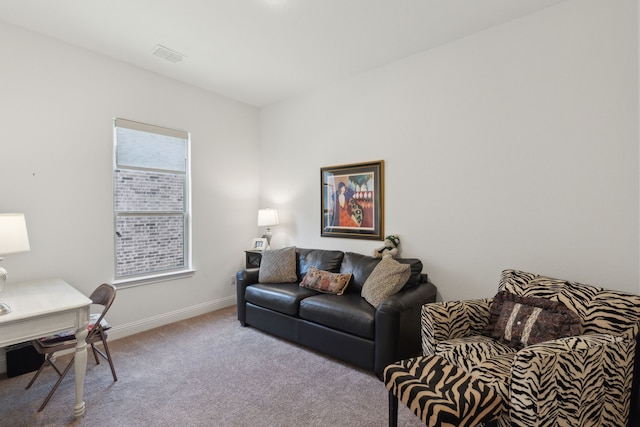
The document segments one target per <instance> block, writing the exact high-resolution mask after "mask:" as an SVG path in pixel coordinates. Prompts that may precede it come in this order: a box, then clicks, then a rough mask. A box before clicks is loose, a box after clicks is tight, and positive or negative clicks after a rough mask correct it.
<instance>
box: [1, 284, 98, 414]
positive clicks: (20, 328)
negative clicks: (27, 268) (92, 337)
mask: <svg viewBox="0 0 640 427" xmlns="http://www.w3.org/2000/svg"><path fill="white" fill-rule="evenodd" d="M0 301H2V302H4V303H6V304H8V305H9V307H11V313H9V314H4V315H2V316H0V347H6V346H8V345H11V344H17V343H21V342H25V341H30V340H32V339H35V338H40V337H44V336H46V335H49V334H52V333H56V332H62V331H68V330H70V329H76V331H77V332H76V337H77V338H78V343H77V344H76V354H75V361H74V369H75V380H76V403H75V406H74V408H73V415H74V416H75V417H76V418H77V417H80V416H82V414H84V400H83V393H84V377H85V373H86V370H87V343H86V342H85V338H86V336H87V325H88V324H89V308H90V305H91V300H90V299H89V298H87V297H86V296H85V295H83V294H82V293H80V292H79V291H78V290H77V289H75V288H74V287H73V286H71V285H70V284H68V283H67V282H65V281H64V280H62V279H44V280H33V281H29V282H18V283H12V282H7V283H6V284H5V286H4V290H3V291H2V292H1V293H0Z"/></svg>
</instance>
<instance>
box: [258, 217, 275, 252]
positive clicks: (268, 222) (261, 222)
mask: <svg viewBox="0 0 640 427" xmlns="http://www.w3.org/2000/svg"><path fill="white" fill-rule="evenodd" d="M272 225H278V211H277V210H275V209H271V208H266V209H259V210H258V227H265V226H266V227H267V230H266V231H265V233H264V235H263V236H262V237H263V238H265V239H267V249H271V226H272Z"/></svg>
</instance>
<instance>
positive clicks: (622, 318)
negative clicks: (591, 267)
mask: <svg viewBox="0 0 640 427" xmlns="http://www.w3.org/2000/svg"><path fill="white" fill-rule="evenodd" d="M498 290H499V291H509V292H511V293H513V294H516V295H521V296H526V297H542V298H548V299H550V300H552V301H559V302H561V303H563V304H564V305H566V306H567V307H568V308H569V309H570V310H572V311H573V312H574V313H576V314H577V315H578V316H579V317H580V322H581V327H582V331H583V333H584V334H596V333H609V334H613V335H620V334H622V333H623V332H624V331H625V330H627V329H629V328H631V327H632V326H633V325H636V324H637V323H638V322H640V296H639V295H634V294H630V293H626V292H621V291H614V290H609V289H604V288H599V287H596V286H592V285H585V284H582V283H577V282H570V281H567V280H562V279H554V278H552V277H547V276H540V275H537V274H532V273H526V272H523V271H518V270H504V271H503V272H502V276H501V277H500V285H499V287H498Z"/></svg>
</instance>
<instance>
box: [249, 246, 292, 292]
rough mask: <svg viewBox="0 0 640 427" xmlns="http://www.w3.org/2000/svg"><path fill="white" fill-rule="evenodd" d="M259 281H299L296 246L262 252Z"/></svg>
mask: <svg viewBox="0 0 640 427" xmlns="http://www.w3.org/2000/svg"><path fill="white" fill-rule="evenodd" d="M258 281H259V282H260V283H295V282H297V281H298V275H297V274H296V248H295V246H291V247H288V248H283V249H271V250H267V251H264V252H262V261H260V272H259V273H258Z"/></svg>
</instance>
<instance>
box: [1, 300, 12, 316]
mask: <svg viewBox="0 0 640 427" xmlns="http://www.w3.org/2000/svg"><path fill="white" fill-rule="evenodd" d="M9 313H11V307H9V306H8V305H7V304H5V303H3V302H0V316H2V315H3V314H9Z"/></svg>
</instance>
